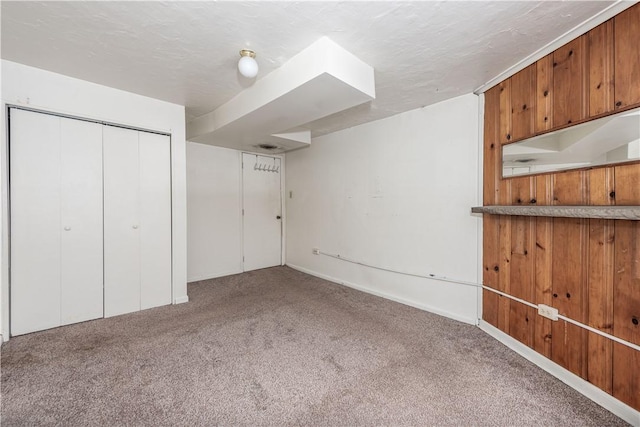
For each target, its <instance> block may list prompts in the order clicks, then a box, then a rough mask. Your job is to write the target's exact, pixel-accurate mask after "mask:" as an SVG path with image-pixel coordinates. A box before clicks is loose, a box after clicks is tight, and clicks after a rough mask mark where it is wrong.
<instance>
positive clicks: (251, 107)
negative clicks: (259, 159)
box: [187, 37, 375, 153]
mask: <svg viewBox="0 0 640 427" xmlns="http://www.w3.org/2000/svg"><path fill="white" fill-rule="evenodd" d="M373 99H375V79H374V70H373V68H372V67H371V66H369V65H367V64H365V63H364V62H363V61H361V60H360V59H358V58H356V57H355V56H354V55H353V54H351V53H349V52H347V51H346V50H345V49H343V48H342V47H340V46H338V45H337V44H336V43H334V42H333V41H331V40H330V39H329V38H328V37H322V38H320V39H319V40H318V41H316V42H315V43H313V44H312V45H311V46H309V47H308V48H306V49H304V50H303V51H302V52H300V53H298V54H297V55H295V56H294V57H293V58H291V59H290V60H289V61H287V62H286V63H285V64H283V65H282V66H281V67H280V68H278V69H276V70H275V71H273V72H271V73H270V74H269V75H267V76H265V77H264V78H262V79H260V80H258V81H256V82H255V84H254V85H253V86H250V87H249V88H247V89H245V90H243V91H242V92H240V93H239V94H238V95H236V96H235V97H234V98H232V99H231V100H230V101H228V102H226V103H225V104H223V105H221V106H220V107H218V108H216V109H215V110H214V111H212V112H210V113H208V114H205V115H202V116H200V117H198V118H196V119H194V120H192V121H191V122H189V123H188V124H187V140H189V141H193V142H199V143H204V144H211V145H217V146H221V147H228V148H235V149H238V150H252V151H264V150H262V149H260V148H259V145H260V144H271V145H276V146H278V148H277V149H272V150H269V152H272V153H278V152H284V151H288V150H292V149H296V148H301V147H305V146H307V145H309V143H310V141H311V133H310V132H309V131H304V130H300V129H299V127H300V126H302V125H304V124H306V123H309V122H311V121H314V120H318V119H320V118H322V117H326V116H328V115H331V114H334V113H338V112H340V111H343V110H346V109H348V108H351V107H355V106H357V105H360V104H363V103H365V102H368V101H371V100H373Z"/></svg>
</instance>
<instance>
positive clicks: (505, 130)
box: [498, 80, 511, 144]
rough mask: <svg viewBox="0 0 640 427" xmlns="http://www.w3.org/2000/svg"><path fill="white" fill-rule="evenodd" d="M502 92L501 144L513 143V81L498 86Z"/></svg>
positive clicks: (500, 116)
mask: <svg viewBox="0 0 640 427" xmlns="http://www.w3.org/2000/svg"><path fill="white" fill-rule="evenodd" d="M498 90H499V91H500V110H499V117H498V120H499V122H500V143H501V144H506V143H508V142H509V141H511V80H505V81H504V82H502V83H500V84H499V85H498Z"/></svg>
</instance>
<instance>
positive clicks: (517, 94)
mask: <svg viewBox="0 0 640 427" xmlns="http://www.w3.org/2000/svg"><path fill="white" fill-rule="evenodd" d="M536 83H537V81H536V64H532V65H530V66H528V67H527V68H525V69H523V70H521V71H519V72H518V73H516V74H515V75H514V76H513V77H511V140H512V141H513V140H519V139H524V138H528V137H530V136H532V135H533V134H534V132H535V113H536Z"/></svg>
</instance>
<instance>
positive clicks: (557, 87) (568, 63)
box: [552, 36, 587, 127]
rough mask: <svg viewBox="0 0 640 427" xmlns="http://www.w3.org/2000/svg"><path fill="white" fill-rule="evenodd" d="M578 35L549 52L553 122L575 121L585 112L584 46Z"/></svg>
mask: <svg viewBox="0 0 640 427" xmlns="http://www.w3.org/2000/svg"><path fill="white" fill-rule="evenodd" d="M585 41H586V37H585V36H582V37H579V38H577V39H576V40H574V41H572V42H569V43H567V44H566V45H564V46H562V47H561V48H559V49H558V50H556V51H555V52H553V92H552V97H553V98H552V99H553V101H552V102H553V125H554V127H557V126H562V125H567V124H570V123H575V122H577V121H579V120H582V119H584V118H585V117H586V116H587V115H586V108H585V107H586V102H585V82H586V78H585V57H586V55H587V53H586V52H585V51H586V48H585Z"/></svg>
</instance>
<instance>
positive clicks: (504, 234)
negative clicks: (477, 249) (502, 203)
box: [498, 216, 511, 334]
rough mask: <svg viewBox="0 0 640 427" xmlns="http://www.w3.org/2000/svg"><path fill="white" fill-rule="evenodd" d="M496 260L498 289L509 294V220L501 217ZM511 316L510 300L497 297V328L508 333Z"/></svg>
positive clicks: (506, 217)
mask: <svg viewBox="0 0 640 427" xmlns="http://www.w3.org/2000/svg"><path fill="white" fill-rule="evenodd" d="M498 233H499V236H498V239H499V240H498V241H499V247H498V260H499V262H500V271H499V272H498V273H499V279H498V284H499V289H498V290H500V291H502V292H505V293H507V294H510V293H511V281H510V279H511V218H510V217H508V216H501V217H500V220H499V231H498ZM510 314H511V300H510V299H509V298H505V297H503V296H500V297H498V328H499V329H500V330H502V331H503V332H505V333H507V334H508V333H509V327H510Z"/></svg>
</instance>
